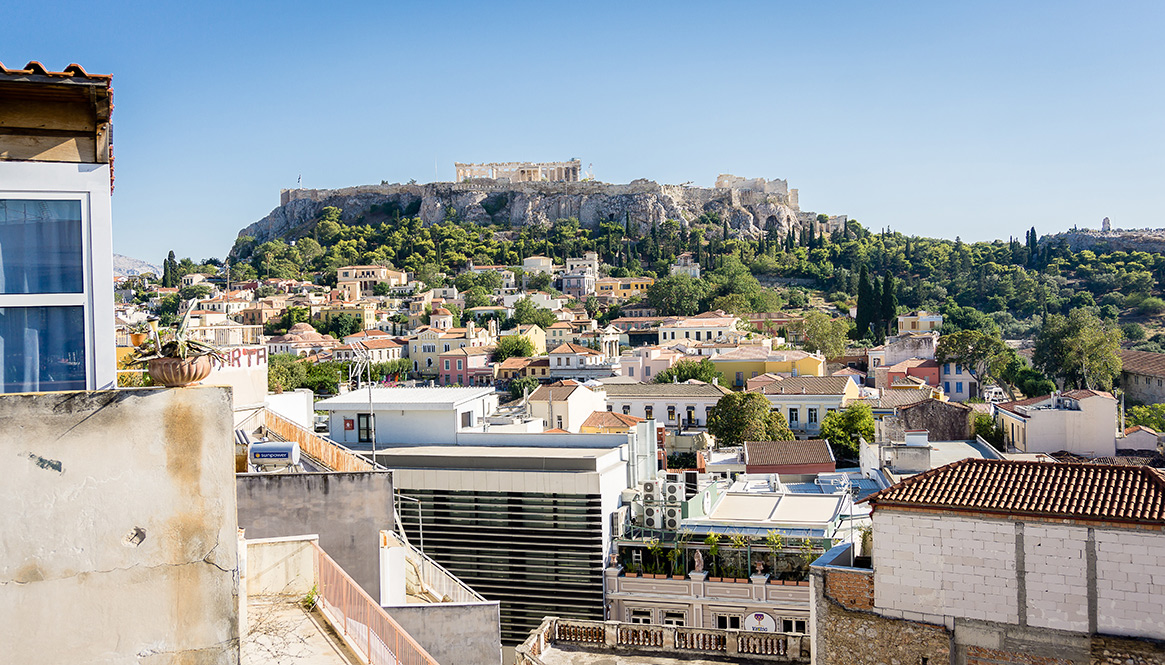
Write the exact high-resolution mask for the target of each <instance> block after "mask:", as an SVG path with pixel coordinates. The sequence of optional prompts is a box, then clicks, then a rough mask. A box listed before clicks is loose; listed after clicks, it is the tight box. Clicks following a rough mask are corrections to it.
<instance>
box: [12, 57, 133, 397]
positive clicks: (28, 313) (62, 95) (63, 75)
mask: <svg viewBox="0 0 1165 665" xmlns="http://www.w3.org/2000/svg"><path fill="white" fill-rule="evenodd" d="M0 87H2V88H3V95H4V96H3V99H4V101H3V102H2V103H0V312H3V314H2V315H0V392H40V391H52V390H86V389H87V390H96V389H102V388H111V387H113V386H114V385H116V381H117V375H116V372H117V369H116V358H115V332H114V316H113V234H112V226H113V225H112V220H111V211H110V192H111V190H112V188H113V175H112V171H111V163H112V147H111V136H112V132H111V123H110V113H111V111H112V109H113V103H112V89H111V87H110V77H109V76H104V75H90V74H87V73H86V72H85V71H84V70H83V69H81V67H79V66H78V65H70V66H69V67H68V69H67V70H66V71H63V72H49V71H46V70H45V69H44V68H43V67H42V66H41V65H40V63H35V62H31V63H29V64H28V65H27V66H26V67H25V68H24V69H7V68H5V67H4V66H3V65H0Z"/></svg>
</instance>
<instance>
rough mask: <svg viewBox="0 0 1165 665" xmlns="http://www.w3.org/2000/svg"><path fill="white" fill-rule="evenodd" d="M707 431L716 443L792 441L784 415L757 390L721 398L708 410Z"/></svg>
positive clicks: (791, 433) (736, 444) (726, 444)
mask: <svg viewBox="0 0 1165 665" xmlns="http://www.w3.org/2000/svg"><path fill="white" fill-rule="evenodd" d="M708 433H709V434H711V435H712V436H714V437H716V443H717V445H719V446H739V445H743V444H744V442H745V441H792V440H793V438H794V437H793V432H792V431H790V430H789V425H788V423H786V422H785V419H784V417H783V416H781V414H780V413H778V412H776V411H774V410H773V408H772V404H770V403H769V400H768V398H767V397H765V396H764V395H762V394H760V393H731V394H728V395H725V396H724V397H721V398H720V400H719V401H718V402H716V405H715V406H713V407H712V410H711V411H710V412H709V413H708Z"/></svg>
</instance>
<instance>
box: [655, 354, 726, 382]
mask: <svg viewBox="0 0 1165 665" xmlns="http://www.w3.org/2000/svg"><path fill="white" fill-rule="evenodd" d="M720 378H723V375H722V374H721V373H720V372H719V371H718V370H717V369H716V365H715V364H714V363H713V362H712V361H711V360H709V359H708V358H701V359H700V360H699V361H696V360H680V361H677V362H676V364H674V365H672V366H671V367H669V368H667V369H665V370H663V371H662V372H659V373H658V374H656V375H655V379H654V380H653V382H654V383H677V382H678V383H683V382H685V381H687V380H689V379H695V380H697V381H703V382H704V383H712V380H713V379H720Z"/></svg>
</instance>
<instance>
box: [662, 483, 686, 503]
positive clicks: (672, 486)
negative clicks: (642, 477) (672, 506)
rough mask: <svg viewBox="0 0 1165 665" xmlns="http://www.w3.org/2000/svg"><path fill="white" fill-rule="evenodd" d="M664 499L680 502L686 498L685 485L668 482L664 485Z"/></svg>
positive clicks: (667, 501) (669, 501) (670, 501)
mask: <svg viewBox="0 0 1165 665" xmlns="http://www.w3.org/2000/svg"><path fill="white" fill-rule="evenodd" d="M663 500H664V502H665V503H679V502H681V501H683V500H684V486H683V485H682V484H680V483H667V484H666V485H664V486H663Z"/></svg>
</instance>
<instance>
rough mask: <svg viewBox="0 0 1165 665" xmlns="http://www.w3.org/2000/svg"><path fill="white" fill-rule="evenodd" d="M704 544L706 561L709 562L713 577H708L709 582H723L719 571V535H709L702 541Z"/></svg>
mask: <svg viewBox="0 0 1165 665" xmlns="http://www.w3.org/2000/svg"><path fill="white" fill-rule="evenodd" d="M704 544H705V545H707V546H708V559H709V560H710V562H711V568H712V572H713V573H714V575H711V576H709V577H708V581H709V582H723V581H724V578H723V577H721V576H720V575H721V570H720V557H719V554H720V534H718V533H710V534H708V537H707V538H705V539H704Z"/></svg>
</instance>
